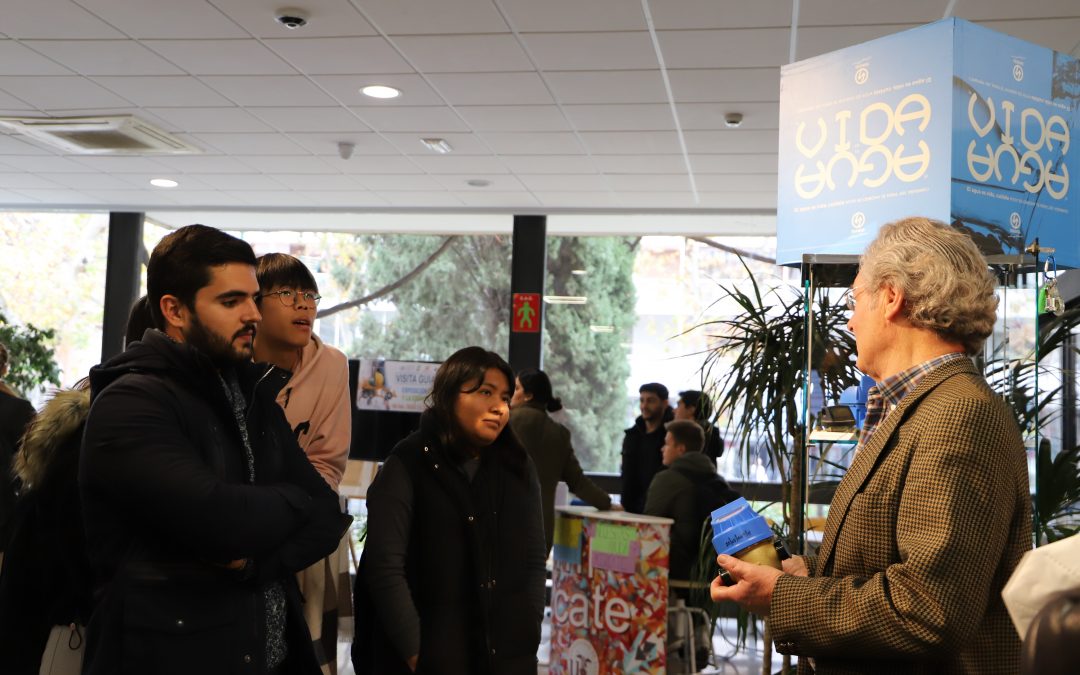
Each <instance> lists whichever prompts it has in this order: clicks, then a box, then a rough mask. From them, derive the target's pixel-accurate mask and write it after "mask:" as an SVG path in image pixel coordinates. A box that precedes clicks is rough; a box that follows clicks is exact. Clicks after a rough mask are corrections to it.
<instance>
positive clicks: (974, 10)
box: [953, 0, 1080, 21]
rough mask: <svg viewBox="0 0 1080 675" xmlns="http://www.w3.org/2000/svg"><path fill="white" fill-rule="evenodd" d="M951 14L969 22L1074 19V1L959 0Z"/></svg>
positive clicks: (1076, 10)
mask: <svg viewBox="0 0 1080 675" xmlns="http://www.w3.org/2000/svg"><path fill="white" fill-rule="evenodd" d="M953 14H954V15H955V16H957V17H959V18H962V19H968V20H969V21H985V20H989V19H1019V18H1028V17H1030V18H1053V17H1067V16H1072V17H1076V16H1078V15H1080V7H1078V6H1077V4H1076V0H1030V1H1029V2H1025V3H1024V4H1023V5H1019V4H1017V3H1015V2H1012V0H959V2H957V3H956V8H955V11H954V12H953Z"/></svg>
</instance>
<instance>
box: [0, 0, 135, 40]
mask: <svg viewBox="0 0 1080 675" xmlns="http://www.w3.org/2000/svg"><path fill="white" fill-rule="evenodd" d="M33 9H34V11H27V9H26V8H23V7H21V8H20V11H12V12H5V13H4V22H3V24H2V25H0V30H2V31H3V33H4V35H8V36H10V37H13V38H19V39H21V40H28V39H33V38H44V39H58V40H65V39H69V38H70V39H77V40H91V39H94V38H122V37H124V35H123V34H122V33H120V32H118V31H117V30H116V29H115V28H112V27H111V26H109V24H107V23H105V22H104V21H102V20H101V19H99V18H97V17H95V16H94V15H93V14H91V13H90V12H87V11H86V10H85V9H83V8H82V7H80V6H79V5H77V4H76V3H74V2H71V0H34V3H33Z"/></svg>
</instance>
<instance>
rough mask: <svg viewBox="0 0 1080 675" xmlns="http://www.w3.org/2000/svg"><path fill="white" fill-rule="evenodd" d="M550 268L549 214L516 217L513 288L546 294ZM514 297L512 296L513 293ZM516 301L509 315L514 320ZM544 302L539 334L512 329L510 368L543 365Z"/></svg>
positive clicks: (540, 315) (511, 271)
mask: <svg viewBox="0 0 1080 675" xmlns="http://www.w3.org/2000/svg"><path fill="white" fill-rule="evenodd" d="M546 271H547V217H546V216H514V245H513V257H512V258H511V267H510V291H511V294H513V293H539V294H540V297H541V298H543V295H544V276H545V274H546ZM511 297H512V295H511ZM512 303H513V300H512V299H511V307H509V308H508V309H510V312H509V313H508V316H510V318H511V322H512V321H513V316H512V312H513V305H512ZM543 308H544V303H543V301H542V300H541V302H540V307H539V308H538V309H537V316H536V319H537V321H539V322H540V330H539V331H538V332H536V333H515V332H514V331H513V330H512V328H513V326H512V325H511V331H510V367H512V368H513V369H514V372H517V371H519V370H522V369H525V368H540V367H541V366H542V365H543V352H542V350H541V345H542V344H543V337H544V328H543V326H544V316H543V314H544V309H543Z"/></svg>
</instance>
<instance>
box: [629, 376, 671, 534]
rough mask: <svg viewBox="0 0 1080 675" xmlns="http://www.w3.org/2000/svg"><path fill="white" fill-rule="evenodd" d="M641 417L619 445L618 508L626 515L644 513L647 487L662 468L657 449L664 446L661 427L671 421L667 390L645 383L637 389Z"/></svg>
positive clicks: (657, 385)
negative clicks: (619, 484) (620, 471)
mask: <svg viewBox="0 0 1080 675" xmlns="http://www.w3.org/2000/svg"><path fill="white" fill-rule="evenodd" d="M638 393H639V394H641V400H640V403H639V405H640V409H641V415H640V416H638V418H637V419H636V420H634V426H632V427H630V428H629V429H627V430H626V436H625V437H624V438H623V444H622V506H623V508H624V509H625V510H627V511H629V512H630V513H644V512H645V494H646V492H648V490H649V483H651V482H652V479H653V476H655V475H656V473H657V472H658V471H660V469H663V468H664V464H663V462H661V458H660V448H662V447H663V446H664V433H665V432H664V424H665V423H667V422H670V421H671V420H672V419H674V413H672V412H671V406H669V405H668V389H667V387H665V386H664V385H662V384H660V383H659V382H648V383H646V384H643V385H641V388H639V389H638Z"/></svg>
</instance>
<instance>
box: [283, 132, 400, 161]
mask: <svg viewBox="0 0 1080 675" xmlns="http://www.w3.org/2000/svg"><path fill="white" fill-rule="evenodd" d="M289 138H291V139H292V140H294V141H296V142H297V143H299V144H300V145H302V146H304V147H305V148H307V149H308V150H309V151H310V152H311V153H313V154H316V155H328V156H332V157H337V156H338V143H341V142H346V143H352V144H354V146H355V147H354V148H353V156H354V157H357V156H359V157H363V156H366V155H396V154H398V151H397V148H395V147H394V146H392V145H390V143H388V142H386V141H385V140H384V139H382V138H381V137H380V136H379V135H378V134H374V133H370V132H367V133H364V132H354V133H340V134H333V133H325V134H324V133H295V134H289Z"/></svg>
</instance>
